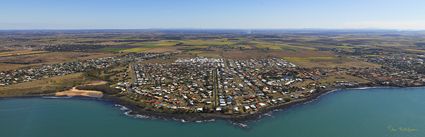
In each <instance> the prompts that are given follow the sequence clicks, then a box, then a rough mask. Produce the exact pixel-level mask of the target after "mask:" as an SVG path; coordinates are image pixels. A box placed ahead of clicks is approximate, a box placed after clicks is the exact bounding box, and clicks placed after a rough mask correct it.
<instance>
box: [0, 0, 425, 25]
mask: <svg viewBox="0 0 425 137" xmlns="http://www.w3.org/2000/svg"><path fill="white" fill-rule="evenodd" d="M423 6H425V1H420V0H403V1H402V0H346V1H339V0H317V1H308V2H306V1H296V0H269V1H260V0H233V1H226V0H215V1H207V0H184V1H175V0H156V1H151V0H140V1H133V0H121V1H117V0H90V1H84V0H62V1H54V0H39V1H31V0H4V1H2V4H1V5H0V12H1V13H7V14H0V29H1V30H87V29H244V30H249V29H379V30H381V29H385V30H386V29H390V30H425V17H423V16H421V15H424V14H425V10H424V9H423V8H422V7H423Z"/></svg>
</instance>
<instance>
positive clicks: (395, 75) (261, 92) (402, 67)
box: [0, 53, 425, 116]
mask: <svg viewBox="0 0 425 137" xmlns="http://www.w3.org/2000/svg"><path fill="white" fill-rule="evenodd" d="M178 54H180V53H161V54H159V53H139V54H127V55H120V56H116V57H104V58H97V59H89V60H82V61H74V62H67V63H60V64H49V65H43V66H40V67H38V68H37V67H36V68H27V69H19V70H15V71H6V72H1V73H0V76H1V79H0V86H8V85H13V84H18V83H23V82H29V81H32V80H39V79H46V78H49V77H54V76H62V75H68V74H72V73H79V72H89V71H93V70H105V69H107V70H110V69H116V68H119V69H122V71H120V72H121V73H114V75H116V76H115V77H114V79H112V78H111V77H109V79H102V80H105V81H108V84H107V85H109V86H107V87H108V88H109V89H107V90H115V91H117V92H116V93H114V94H111V95H110V96H112V97H114V96H115V97H118V98H121V99H122V98H124V99H123V100H126V101H129V102H130V103H133V104H134V105H135V106H137V107H140V108H141V109H143V110H148V111H153V112H160V113H177V114H178V113H182V114H187V113H198V114H204V113H205V114H208V113H210V114H220V115H229V116H238V115H249V114H256V113H257V112H259V111H262V110H267V109H269V108H276V107H279V106H285V105H287V104H292V103H294V102H299V101H305V100H308V98H312V97H315V96H317V95H320V94H321V93H324V92H326V91H330V90H333V89H339V88H354V87H362V86H398V87H404V86H421V85H424V84H425V75H423V74H422V73H420V72H417V71H415V69H411V68H412V67H415V68H417V67H418V65H422V64H423V60H422V59H421V58H404V60H400V59H395V60H397V61H394V60H391V59H393V58H396V57H385V58H365V59H367V60H368V61H370V62H376V63H379V64H382V66H381V67H375V68H354V67H353V68H338V67H336V68H303V67H300V66H297V65H295V64H294V63H291V62H288V61H286V60H284V59H282V58H276V57H272V58H257V59H255V58H251V59H225V58H207V57H190V58H187V57H186V58H173V57H175V56H176V55H178ZM158 59H160V60H166V59H172V60H173V61H171V62H149V61H150V60H158ZM397 66H399V67H397ZM406 67H407V68H406ZM406 69H407V70H406ZM332 78H334V80H329V79H332ZM337 79H342V80H337ZM73 88H74V89H75V87H73ZM93 89H95V90H102V89H97V88H96V87H95V88H93ZM75 90H76V89H75Z"/></svg>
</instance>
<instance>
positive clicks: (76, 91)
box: [55, 87, 103, 98]
mask: <svg viewBox="0 0 425 137" xmlns="http://www.w3.org/2000/svg"><path fill="white" fill-rule="evenodd" d="M55 96H69V97H73V96H83V97H94V98H101V97H102V96H103V93H102V92H100V91H94V90H79V89H77V88H76V87H73V88H72V89H70V90H66V91H62V92H57V93H55Z"/></svg>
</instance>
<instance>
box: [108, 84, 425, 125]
mask: <svg viewBox="0 0 425 137" xmlns="http://www.w3.org/2000/svg"><path fill="white" fill-rule="evenodd" d="M424 86H425V85H420V86H382V85H376V86H373V85H370V84H361V85H357V86H351V87H339V88H327V89H323V90H321V91H319V92H315V93H314V94H313V95H311V96H309V97H307V98H304V99H300V100H297V101H293V102H289V103H286V104H279V105H276V106H271V107H268V108H264V109H262V110H259V111H257V112H255V113H253V114H241V115H224V114H221V113H187V114H183V113H162V112H155V111H148V110H143V108H140V107H138V106H136V105H133V104H132V103H131V102H128V101H123V100H120V99H117V98H116V97H110V96H104V98H103V99H104V100H106V101H110V102H112V103H115V104H117V105H120V106H123V107H125V108H127V109H128V110H129V112H128V115H131V116H135V117H137V115H141V116H142V117H147V118H151V119H164V120H177V121H182V122H199V121H211V120H228V121H231V122H232V123H237V124H244V123H247V122H250V121H256V120H259V119H261V118H262V117H263V116H264V115H267V113H270V112H275V111H284V110H287V109H289V108H292V107H294V106H297V105H302V104H306V103H310V102H314V101H316V100H318V99H319V98H320V97H322V96H325V95H327V94H330V93H333V92H337V91H341V90H347V89H359V90H363V89H373V88H416V87H424Z"/></svg>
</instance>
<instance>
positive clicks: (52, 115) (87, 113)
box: [0, 88, 425, 137]
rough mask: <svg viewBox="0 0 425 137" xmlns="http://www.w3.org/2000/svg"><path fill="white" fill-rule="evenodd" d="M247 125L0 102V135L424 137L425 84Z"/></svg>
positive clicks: (69, 103) (85, 103)
mask: <svg viewBox="0 0 425 137" xmlns="http://www.w3.org/2000/svg"><path fill="white" fill-rule="evenodd" d="M248 125H249V128H247V129H243V128H239V127H237V126H234V125H232V124H231V123H229V122H226V121H215V122H207V123H181V122H177V121H166V120H149V119H137V118H132V117H129V116H126V115H124V114H123V112H122V111H120V110H119V108H118V107H114V105H113V104H110V103H106V102H101V101H91V100H76V99H42V98H21V99H2V100H0V137H127V136H138V137H237V136H242V137H424V136H425V88H377V89H364V90H360V89H352V90H344V91H339V92H334V93H331V94H328V95H325V96H322V97H321V98H320V99H319V100H318V101H314V102H312V103H308V104H305V105H299V106H296V107H293V108H291V109H289V110H286V111H282V112H275V113H273V114H272V116H271V117H265V118H263V119H261V120H259V121H256V122H250V123H249V124H248Z"/></svg>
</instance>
